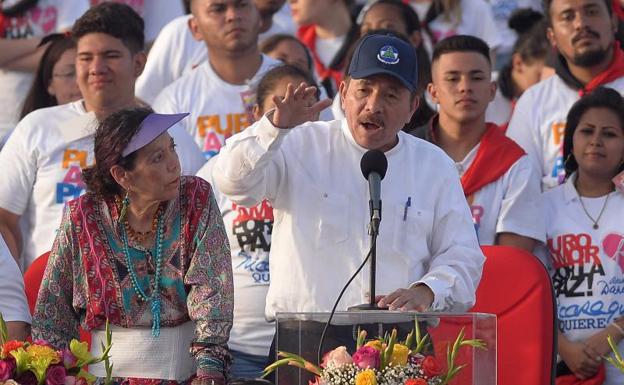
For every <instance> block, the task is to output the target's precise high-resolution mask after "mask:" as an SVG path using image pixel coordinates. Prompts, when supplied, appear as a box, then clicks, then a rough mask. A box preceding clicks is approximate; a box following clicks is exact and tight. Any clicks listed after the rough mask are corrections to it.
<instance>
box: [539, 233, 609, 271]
mask: <svg viewBox="0 0 624 385" xmlns="http://www.w3.org/2000/svg"><path fill="white" fill-rule="evenodd" d="M547 245H548V250H549V251H550V254H551V255H552V258H553V262H554V268H555V269H557V268H560V267H564V266H574V265H582V264H586V263H592V264H594V265H601V264H602V263H601V261H600V256H599V252H600V248H599V247H598V246H596V245H594V244H593V243H592V238H591V236H590V235H589V234H585V233H581V234H562V235H558V236H557V237H556V238H554V239H553V238H548V240H547Z"/></svg>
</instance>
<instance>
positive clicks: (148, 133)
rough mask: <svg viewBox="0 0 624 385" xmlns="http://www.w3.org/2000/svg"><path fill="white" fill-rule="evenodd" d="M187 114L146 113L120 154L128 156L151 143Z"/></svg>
mask: <svg viewBox="0 0 624 385" xmlns="http://www.w3.org/2000/svg"><path fill="white" fill-rule="evenodd" d="M188 115H189V113H188V112H185V113H183V114H157V113H151V114H149V115H147V117H146V118H145V119H143V121H142V122H141V125H140V126H139V129H138V130H137V132H136V134H134V136H133V137H132V139H130V143H128V145H127V146H126V148H124V150H123V151H122V153H121V156H124V157H125V156H128V155H130V154H132V153H133V152H135V151H137V150H140V149H141V148H143V147H145V146H147V145H148V144H150V143H152V141H154V139H156V138H158V137H159V136H160V135H162V134H163V133H164V132H165V131H167V130H168V129H169V128H171V126H173V125H174V124H176V123H177V122H179V121H180V120H182V119H184V118H185V117H187V116H188Z"/></svg>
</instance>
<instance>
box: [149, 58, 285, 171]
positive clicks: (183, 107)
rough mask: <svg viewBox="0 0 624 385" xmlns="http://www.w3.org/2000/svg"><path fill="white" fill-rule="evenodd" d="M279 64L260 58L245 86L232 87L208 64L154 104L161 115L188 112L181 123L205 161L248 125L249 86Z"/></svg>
mask: <svg viewBox="0 0 624 385" xmlns="http://www.w3.org/2000/svg"><path fill="white" fill-rule="evenodd" d="M280 63H281V62H279V61H277V60H274V59H271V58H270V57H268V56H265V55H262V65H261V66H260V69H259V70H258V72H257V73H256V75H255V76H254V78H253V79H250V81H249V83H248V84H245V85H234V84H230V83H227V82H225V81H224V80H223V79H221V78H220V77H219V75H217V74H216V73H215V72H214V70H213V69H212V66H211V65H210V63H209V62H208V61H206V62H204V63H202V64H201V65H200V66H199V67H197V68H196V69H195V70H194V71H191V72H190V73H187V74H186V75H184V76H182V77H181V78H180V79H178V80H176V81H175V82H174V83H172V84H170V85H169V86H168V87H167V88H165V89H164V90H163V91H162V92H161V94H160V95H158V97H157V98H156V101H155V102H154V105H153V107H154V110H155V111H156V112H160V113H178V112H180V111H188V112H190V113H191V115H190V116H189V117H188V118H186V119H184V120H183V121H182V122H181V123H182V125H183V126H184V128H185V129H186V131H187V132H188V133H190V134H191V136H193V138H195V142H196V143H197V145H198V146H199V148H200V149H201V151H202V152H203V153H204V156H205V157H206V158H207V159H210V158H211V157H213V156H214V155H216V154H217V153H218V152H219V150H220V149H221V147H222V146H223V145H224V144H225V139H227V138H229V137H230V136H232V135H234V134H236V133H238V132H241V131H242V130H244V129H245V128H247V127H248V126H249V125H251V116H250V115H251V111H252V107H253V104H254V103H255V97H254V96H253V95H254V93H253V91H252V88H251V86H250V85H251V84H253V83H254V82H256V81H259V80H260V78H261V77H262V75H263V74H264V73H265V72H266V71H268V70H269V69H271V68H272V67H273V66H275V65H279V64H280Z"/></svg>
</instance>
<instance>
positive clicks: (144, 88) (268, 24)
mask: <svg viewBox="0 0 624 385" xmlns="http://www.w3.org/2000/svg"><path fill="white" fill-rule="evenodd" d="M254 3H255V5H256V7H257V8H258V11H259V12H260V17H261V19H262V22H261V27H260V35H259V36H258V41H262V40H263V39H264V38H267V37H269V36H271V35H273V34H277V33H287V34H290V35H294V34H295V32H296V27H295V23H294V22H293V21H292V19H290V13H288V14H287V16H288V18H287V19H286V18H284V16H283V13H284V11H283V8H284V7H283V4H284V0H277V1H273V0H254ZM280 9H282V11H280ZM191 17H192V16H189V15H184V16H180V17H178V18H176V19H174V20H172V21H171V22H170V23H169V24H167V25H166V26H165V27H164V28H163V29H162V30H161V31H160V33H159V34H158V37H157V38H156V41H154V44H153V45H152V48H151V49H150V52H149V57H148V60H147V64H146V65H145V71H143V73H142V74H141V76H139V78H138V79H137V85H136V86H137V91H136V94H137V96H138V97H140V98H141V100H143V101H145V102H146V103H149V104H152V103H154V100H155V99H156V97H157V96H158V94H159V93H160V91H162V90H163V88H165V87H166V86H168V85H169V84H171V83H173V82H174V81H175V80H177V79H179V78H180V77H182V75H184V74H186V73H188V72H190V71H192V70H193V69H195V68H196V67H197V66H199V65H200V64H201V63H203V62H205V61H206V60H208V51H207V50H206V45H205V43H204V41H203V39H200V40H196V39H195V38H194V36H193V33H192V32H191V30H190V28H189V19H190V18H191Z"/></svg>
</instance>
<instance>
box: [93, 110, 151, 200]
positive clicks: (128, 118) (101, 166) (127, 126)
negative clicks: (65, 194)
mask: <svg viewBox="0 0 624 385" xmlns="http://www.w3.org/2000/svg"><path fill="white" fill-rule="evenodd" d="M153 112H154V111H153V110H152V109H151V108H134V109H128V110H121V111H118V112H115V113H113V114H111V115H110V116H108V117H107V118H106V119H104V120H103V121H102V122H100V123H99V125H98V128H97V130H96V131H95V141H94V142H95V143H94V146H93V153H94V155H95V164H94V165H93V166H89V167H86V168H84V169H82V180H83V181H84V183H85V185H86V186H87V191H88V192H90V193H92V194H95V195H98V196H100V197H102V198H112V197H115V196H117V195H121V194H122V193H123V189H122V187H121V186H120V185H118V184H117V182H116V181H115V179H113V177H112V175H111V173H110V169H111V167H113V166H115V165H117V166H121V167H122V168H124V169H126V170H132V169H133V168H134V162H135V160H136V154H137V151H135V152H133V153H131V154H129V155H128V156H125V157H124V156H121V153H122V152H123V150H124V148H126V146H127V145H128V143H130V140H131V139H132V137H133V136H134V135H135V134H136V132H137V131H138V130H139V127H140V125H141V122H143V120H145V118H146V117H147V116H148V115H149V114H151V113H153Z"/></svg>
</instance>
